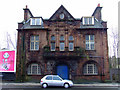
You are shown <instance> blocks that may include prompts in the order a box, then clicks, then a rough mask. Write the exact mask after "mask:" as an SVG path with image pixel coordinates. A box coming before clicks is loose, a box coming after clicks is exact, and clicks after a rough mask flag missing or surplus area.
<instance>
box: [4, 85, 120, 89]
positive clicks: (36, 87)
mask: <svg viewBox="0 0 120 90" xmlns="http://www.w3.org/2000/svg"><path fill="white" fill-rule="evenodd" d="M2 90H120V88H119V89H118V87H72V88H68V89H65V88H62V87H48V88H46V89H44V88H41V86H29V85H27V86H24V85H23V86H22V85H21V86H17V85H3V86H2Z"/></svg>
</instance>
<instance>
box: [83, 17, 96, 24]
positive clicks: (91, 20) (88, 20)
mask: <svg viewBox="0 0 120 90" xmlns="http://www.w3.org/2000/svg"><path fill="white" fill-rule="evenodd" d="M82 23H83V25H94V23H95V20H94V16H88V17H83V18H82Z"/></svg>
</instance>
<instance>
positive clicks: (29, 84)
mask: <svg viewBox="0 0 120 90" xmlns="http://www.w3.org/2000/svg"><path fill="white" fill-rule="evenodd" d="M4 85H7V86H8V85H10V86H11V85H12V86H14V85H15V86H41V85H40V83H0V86H4ZM73 87H120V84H118V83H94V84H74V85H73Z"/></svg>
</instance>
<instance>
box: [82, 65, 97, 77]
mask: <svg viewBox="0 0 120 90" xmlns="http://www.w3.org/2000/svg"><path fill="white" fill-rule="evenodd" d="M83 74H84V75H97V74H98V68H97V66H96V64H94V63H90V64H86V65H84V67H83Z"/></svg>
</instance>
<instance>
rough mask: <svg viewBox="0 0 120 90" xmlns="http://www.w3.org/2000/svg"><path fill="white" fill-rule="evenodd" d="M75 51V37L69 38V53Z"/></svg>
mask: <svg viewBox="0 0 120 90" xmlns="http://www.w3.org/2000/svg"><path fill="white" fill-rule="evenodd" d="M73 50H74V45H73V36H69V51H73Z"/></svg>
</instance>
